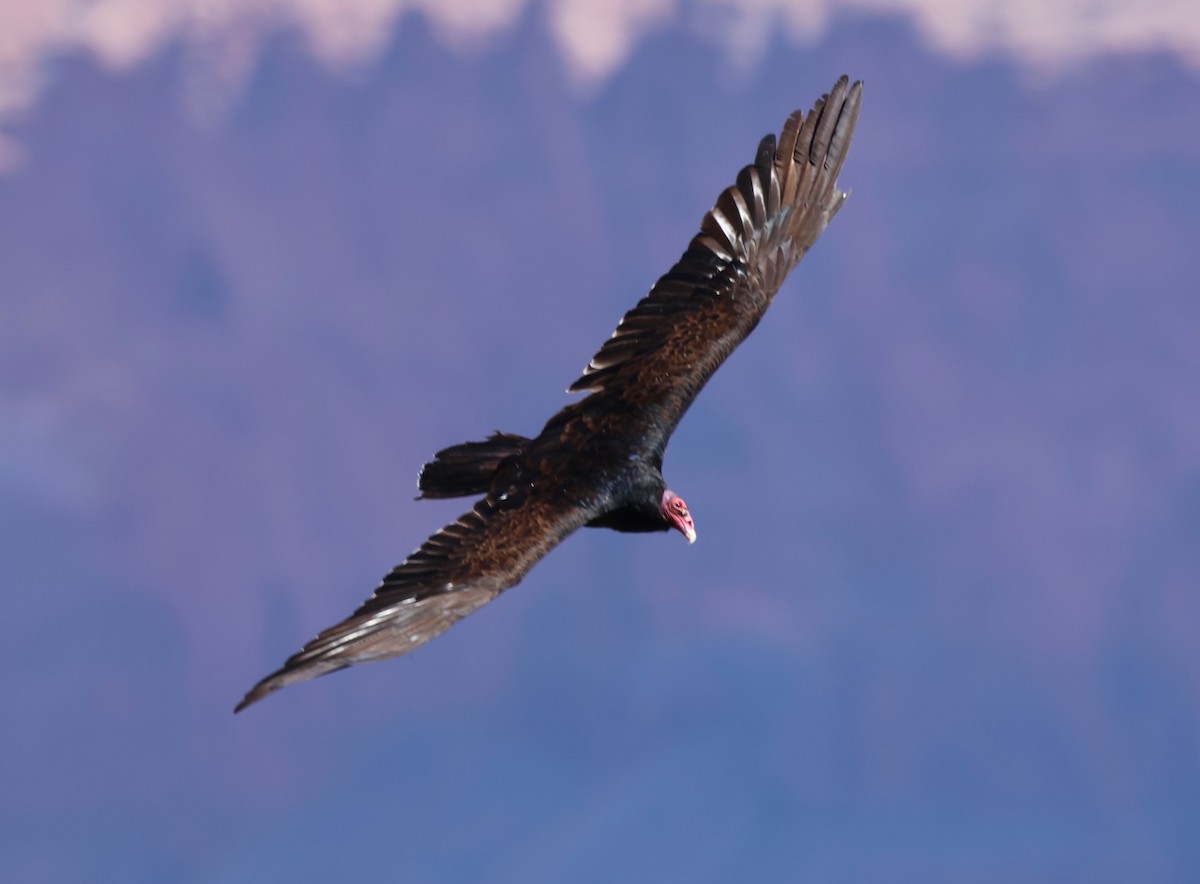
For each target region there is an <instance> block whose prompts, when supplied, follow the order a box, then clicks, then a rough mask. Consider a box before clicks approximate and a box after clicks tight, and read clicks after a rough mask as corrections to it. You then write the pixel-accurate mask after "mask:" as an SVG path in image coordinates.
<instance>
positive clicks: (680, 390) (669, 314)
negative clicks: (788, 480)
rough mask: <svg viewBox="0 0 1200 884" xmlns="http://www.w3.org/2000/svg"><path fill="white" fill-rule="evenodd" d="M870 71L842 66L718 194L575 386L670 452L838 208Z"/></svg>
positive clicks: (652, 447) (655, 445)
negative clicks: (861, 76) (843, 71)
mask: <svg viewBox="0 0 1200 884" xmlns="http://www.w3.org/2000/svg"><path fill="white" fill-rule="evenodd" d="M861 102H862V83H861V82H856V83H854V84H853V85H850V83H849V81H848V80H847V78H846V77H842V78H841V79H840V80H838V81H837V83H836V84H835V85H834V87H833V90H832V91H831V92H830V93H829V95H827V96H823V97H822V98H821V99H820V100H819V101H817V103H816V104H815V105H814V106H813V109H812V110H811V111H809V113H808V114H807V115H804V114H802V113H801V112H800V111H796V112H795V113H793V114H792V115H791V117H789V118H788V121H787V122H786V123H785V124H784V127H783V132H782V133H781V134H780V136H779V142H778V145H777V144H776V141H775V138H774V136H770V135H768V136H767V137H766V138H764V139H763V140H762V143H761V144H760V145H759V148H758V154H757V157H756V158H755V161H754V164H753V165H750V166H746V167H745V168H744V169H742V171H741V172H740V173H739V174H738V177H737V183H736V184H735V185H734V186H732V187H730V188H729V189H727V190H726V191H725V192H724V193H722V194H721V196H720V197H719V198H718V199H717V204H716V206H714V207H713V209H712V210H711V211H710V212H709V213H708V214H707V215H705V216H704V221H703V223H702V224H701V225H700V233H698V234H697V235H696V236H695V237H694V238H693V239H692V241H691V244H690V245H689V246H688V248H687V251H686V252H684V254H683V257H682V258H680V259H679V262H678V263H677V264H676V265H675V266H674V267H672V268H671V270H670V272H668V273H667V274H666V275H665V276H663V277H662V278H661V279H660V280H659V281H658V282H657V283H655V285H654V288H653V289H651V290H650V293H649V294H648V295H647V296H646V297H645V298H643V299H642V300H641V301H640V302H638V304H637V306H636V307H634V308H633V309H632V310H630V311H629V312H628V313H626V314H625V317H624V318H623V319H622V320H621V322H620V324H619V325H618V326H617V330H616V331H615V332H613V335H612V337H611V338H610V339H609V340H608V341H607V342H606V343H605V344H604V346H603V347H601V348H600V350H599V352H597V353H596V355H595V356H594V357H592V361H591V362H590V363H589V364H588V366H587V368H586V370H585V371H584V373H583V375H582V377H580V378H579V380H577V381H576V382H575V383H574V384H572V385H571V387H570V389H571V390H572V391H584V390H588V391H593V396H591V397H589V400H590V402H589V404H590V405H592V406H604V407H610V408H612V409H615V410H621V411H623V412H626V413H627V414H628V417H629V420H630V424H631V430H633V431H635V432H636V433H637V434H638V435H639V437H640V438H642V439H643V440H644V443H645V445H646V447H647V448H648V449H650V450H655V451H657V452H658V454H659V455H660V456H661V453H662V450H663V448H665V446H666V442H667V439H668V438H669V437H670V434H671V432H672V431H673V430H674V429H675V425H676V424H677V423H678V422H679V419H680V418H681V417H682V416H683V413H684V412H685V411H686V410H687V408H688V406H689V405H691V402H692V400H693V399H694V398H695V396H696V394H697V393H698V392H699V391H700V389H701V387H703V386H704V384H705V382H706V381H707V380H708V379H709V378H710V377H711V376H712V374H713V372H715V371H716V370H717V368H718V367H720V365H721V363H722V362H724V361H725V358H726V357H727V356H728V355H729V354H730V353H731V352H732V351H733V349H734V348H735V347H736V346H737V345H738V344H739V343H741V341H742V340H743V339H744V338H745V337H746V335H748V334H749V333H750V332H751V331H752V330H753V329H754V327H755V326H756V325H757V324H758V321H759V320H760V319H761V318H762V315H763V313H764V312H765V311H766V309H767V307H769V306H770V304H771V301H772V299H773V298H774V297H775V293H776V292H777V291H778V290H779V287H780V285H782V284H783V280H784V277H786V276H787V274H788V271H789V270H791V269H792V268H793V267H794V266H795V265H796V263H797V262H798V261H799V260H800V259H801V258H802V257H803V256H804V253H805V252H806V251H808V249H809V247H810V246H811V245H812V244H813V243H814V242H815V241H816V239H817V237H818V236H819V235H820V233H821V231H822V230H824V229H825V226H826V225H827V224H828V223H829V221H830V219H831V218H833V216H834V215H835V214H836V213H837V211H838V209H839V208H840V207H841V205H842V202H843V201H844V200H845V198H846V194H845V193H843V192H842V191H840V190H838V188H837V177H838V173H839V172H840V171H841V168H842V163H843V162H844V161H845V159H846V153H847V151H848V149H849V147H850V141H851V139H852V138H853V136H854V128H855V125H856V123H857V122H858V112H859V107H860V105H861Z"/></svg>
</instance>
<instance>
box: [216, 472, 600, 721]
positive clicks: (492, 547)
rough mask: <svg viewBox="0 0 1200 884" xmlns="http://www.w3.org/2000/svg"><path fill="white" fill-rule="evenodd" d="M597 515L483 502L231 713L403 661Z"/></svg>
mask: <svg viewBox="0 0 1200 884" xmlns="http://www.w3.org/2000/svg"><path fill="white" fill-rule="evenodd" d="M595 515H596V512H595V511H593V510H592V509H589V508H587V507H586V506H584V505H582V504H579V503H576V502H573V501H570V500H568V499H567V498H566V497H565V496H563V495H560V494H553V495H546V494H535V493H530V494H529V495H528V496H526V497H525V498H524V499H522V500H521V501H519V502H512V501H510V500H508V499H500V500H497V499H493V498H492V497H490V496H489V497H485V498H483V499H482V500H480V501H479V502H478V503H477V504H476V505H475V508H474V509H472V510H471V511H470V512H468V513H465V514H463V515H462V516H461V517H460V518H459V519H457V520H456V521H454V522H451V523H450V524H449V525H447V526H446V527H445V528H443V529H442V530H441V531H439V532H438V533H436V534H434V535H433V536H432V537H430V538H429V539H428V540H427V541H425V543H423V544H422V545H421V546H420V547H419V548H417V549H416V550H414V551H413V553H412V555H410V556H409V557H408V558H407V559H406V560H405V561H404V563H403V564H401V565H397V566H396V568H394V569H393V570H392V572H391V573H390V574H388V576H387V577H385V578H384V580H383V583H382V584H380V586H379V588H378V589H376V590H375V593H374V595H372V596H371V597H370V598H369V599H367V600H366V601H365V602H363V604H362V605H361V606H359V608H358V610H357V611H355V612H354V614H352V615H351V616H350V617H348V618H347V619H345V620H343V621H342V622H341V623H338V624H337V625H335V626H331V627H329V628H328V629H326V630H324V631H323V632H321V633H320V634H319V635H318V636H317V637H316V638H314V639H313V640H312V641H310V642H309V643H308V644H306V645H305V646H304V647H303V648H301V649H300V650H299V651H298V652H296V653H295V654H293V655H292V656H291V657H289V658H288V660H287V662H285V663H284V664H283V666H282V667H281V668H280V669H279V670H278V671H277V672H274V673H272V674H271V675H268V676H267V677H266V678H264V679H263V680H262V681H260V682H259V683H258V684H257V685H255V686H254V687H253V688H252V689H251V690H250V692H249V693H247V694H246V696H245V698H244V699H243V700H242V701H241V702H240V703H239V704H238V705H237V707H236V708H235V709H234V711H235V712H240V711H241V710H242V709H245V708H246V707H247V706H249V705H251V704H252V703H256V702H258V701H259V700H261V699H262V698H263V697H265V696H267V695H268V694H270V693H273V692H275V691H277V690H279V689H280V688H282V687H286V686H287V685H289V684H293V683H295V682H299V681H306V680H307V679H310V678H314V677H316V676H318V675H324V674H325V673H327V672H334V671H336V670H338V669H344V668H345V667H347V666H351V665H353V664H355V663H365V662H367V661H370V660H384V659H386V658H388V657H396V656H399V655H400V654H407V653H408V652H409V651H411V650H413V649H414V648H417V647H420V646H421V645H423V644H425V642H427V641H429V640H430V639H431V638H435V637H436V636H438V635H441V634H442V633H443V632H445V631H446V630H447V629H449V628H450V627H451V626H453V625H454V624H455V623H457V622H458V621H459V620H461V619H462V618H463V617H466V616H467V615H468V614H470V613H471V612H472V611H475V610H477V609H478V608H480V607H482V606H483V605H485V604H487V603H488V602H490V601H491V600H492V599H494V598H495V597H496V596H498V595H499V594H500V593H501V592H503V591H504V590H505V589H508V588H509V587H510V586H513V585H515V584H516V583H518V582H519V581H520V580H521V578H522V577H524V576H525V574H526V572H528V571H529V569H530V568H532V567H533V566H534V565H535V564H536V563H537V562H538V560H539V559H541V558H542V557H543V556H544V555H546V553H548V552H550V550H552V549H553V548H554V547H555V546H557V545H558V544H559V543H560V542H561V541H562V540H563V539H564V538H566V536H567V535H568V534H570V533H571V532H572V531H574V530H575V529H576V528H579V527H580V526H582V525H584V524H585V523H586V522H587V521H588V520H590V519H592V518H593V517H595Z"/></svg>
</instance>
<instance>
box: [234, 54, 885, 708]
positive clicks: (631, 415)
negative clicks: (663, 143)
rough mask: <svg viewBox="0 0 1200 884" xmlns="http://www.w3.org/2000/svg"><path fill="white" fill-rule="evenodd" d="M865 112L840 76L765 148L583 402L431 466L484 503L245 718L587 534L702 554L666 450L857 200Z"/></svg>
mask: <svg viewBox="0 0 1200 884" xmlns="http://www.w3.org/2000/svg"><path fill="white" fill-rule="evenodd" d="M861 102H862V83H861V82H856V83H854V84H853V85H851V84H850V82H849V81H848V79H847V78H846V77H844V76H843V77H842V78H841V79H839V80H838V81H837V83H836V84H835V85H834V87H833V89H832V91H830V93H829V94H828V95H825V96H822V97H821V98H820V99H819V100H818V101H817V102H816V103H815V104H814V105H813V108H812V110H810V111H809V112H808V113H807V114H804V113H802V112H801V111H796V112H794V113H793V114H792V115H791V116H790V117H788V119H787V122H785V123H784V125H783V131H782V132H781V133H780V135H779V138H778V141H777V140H776V138H775V136H773V135H768V136H767V137H765V138H763V139H762V141H761V142H760V144H759V146H758V152H757V153H756V154H755V157H754V162H753V163H752V164H751V165H749V166H746V167H745V168H744V169H742V170H741V172H739V173H738V176H737V181H736V183H735V184H734V185H733V186H732V187H729V188H728V189H726V190H725V192H724V193H722V194H721V195H720V197H719V198H718V199H717V204H716V206H714V207H713V209H712V210H711V211H709V212H708V214H706V215H705V216H704V220H703V221H702V222H701V224H700V232H699V233H697V234H696V235H695V236H694V237H693V238H692V241H691V242H690V243H689V244H688V247H687V251H685V252H684V253H683V257H682V258H680V259H679V261H678V262H677V263H676V264H675V266H674V267H672V268H671V269H670V270H669V271H668V272H667V274H666V275H665V276H663V277H662V278H661V279H659V280H658V282H656V283H655V284H654V287H653V288H652V289H651V290H650V293H649V294H648V295H646V297H644V298H642V300H641V301H639V302H638V303H637V306H635V307H634V308H633V309H632V310H630V311H629V312H628V313H626V314H625V316H624V318H623V319H622V320H621V321H620V323H619V324H618V325H617V329H616V331H615V332H613V334H612V337H610V338H609V339H608V340H607V341H606V342H605V343H604V345H603V346H602V347H601V348H600V350H599V351H598V352H597V353H596V355H595V356H593V357H592V360H591V362H589V363H588V365H587V368H585V369H584V372H583V375H582V376H581V377H580V378H579V379H578V380H577V381H575V383H573V384H572V385H571V386H570V388H569V390H568V391H569V392H582V393H587V394H588V395H587V396H586V397H584V398H583V399H580V400H578V401H576V402H574V403H572V404H570V405H568V406H566V407H565V408H563V409H562V410H561V411H559V412H558V413H557V414H555V415H554V416H553V417H551V418H550V420H549V421H547V422H546V425H545V427H543V428H542V431H541V433H539V434H538V435H537V436H535V437H533V438H526V437H524V436H518V435H514V434H512V433H499V432H497V433H494V434H492V435H491V436H490V437H488V438H487V439H485V440H483V441H481V442H467V443H464V444H462V445H454V446H451V447H450V448H446V449H444V450H442V451H439V452H438V453H437V454H436V455H435V456H434V459H433V460H432V461H430V462H429V463H427V464H425V466H424V467H423V468H422V470H421V474H420V477H419V479H418V481H417V484H418V487H419V489H420V491H421V495H420V496H421V497H425V498H440V497H467V496H474V495H482V497H481V499H480V500H479V501H478V502H477V503H476V504H475V506H474V507H473V508H472V509H471V510H470V511H469V512H467V513H466V514H464V515H463V516H462V517H461V518H459V519H458V520H456V521H454V522H452V523H450V524H449V525H447V526H446V527H445V528H443V529H442V530H441V531H439V532H437V533H436V534H434V535H433V536H432V537H430V538H429V539H428V540H427V541H425V543H423V544H422V545H421V546H420V547H418V548H417V549H416V550H415V551H414V552H413V553H412V554H411V555H410V556H409V557H408V558H407V559H405V560H404V562H403V563H402V564H400V565H398V566H396V568H394V569H393V570H392V572H391V573H390V574H388V575H387V577H385V578H384V579H383V583H382V584H380V586H379V588H378V589H376V590H375V593H374V595H372V596H371V597H370V598H369V599H367V600H366V601H365V602H363V604H362V605H361V606H360V607H359V608H358V610H356V611H355V612H354V613H353V614H352V615H351V616H350V617H349V618H347V619H346V620H343V621H342V622H341V623H338V624H336V625H335V626H331V627H329V628H328V629H326V630H325V631H323V632H322V633H320V634H319V635H318V636H317V637H316V638H314V639H313V640H312V641H310V642H309V643H308V644H306V645H305V646H304V647H303V648H301V649H300V650H299V651H298V652H297V653H295V654H293V655H292V656H291V657H289V658H288V660H287V661H286V662H285V663H284V664H283V667H282V668H281V669H279V670H278V671H277V672H274V673H272V674H271V675H268V676H267V677H266V678H264V679H263V680H262V681H260V682H259V683H258V684H256V685H255V686H254V687H253V688H252V689H251V690H250V692H249V693H248V694H246V696H245V698H244V699H243V700H242V701H241V702H240V703H239V704H238V705H237V707H236V708H235V710H234V711H235V712H240V711H241V710H242V709H245V708H246V707H247V706H249V705H250V704H252V703H256V702H258V701H259V700H261V699H262V698H263V697H265V696H267V695H268V694H270V693H272V692H274V691H277V690H279V689H280V688H282V687H285V686H287V685H290V684H293V683H295V682H299V681H305V680H307V679H310V678H314V677H315V676H318V675H324V674H325V673H327V672H333V671H335V670H338V669H344V668H345V667H347V666H351V665H353V664H355V663H365V662H367V661H370V660H383V659H386V658H388V657H395V656H398V655H400V654H406V653H408V652H409V651H411V650H413V649H414V648H416V647H419V646H420V645H423V644H424V643H425V642H427V641H429V640H430V639H432V638H435V637H436V636H438V635H441V634H442V633H443V632H445V631H446V630H447V629H449V628H450V627H451V626H452V625H453V624H454V623H456V622H458V621H459V620H461V619H462V618H463V617H465V616H467V615H468V614H470V613H471V612H472V611H475V610H477V609H478V608H481V607H482V606H483V605H485V604H487V603H488V602H490V601H491V600H492V599H494V598H495V597H496V596H498V595H499V594H500V593H501V592H503V591H504V590H506V589H508V588H509V587H510V586H515V585H516V584H517V583H518V582H520V580H521V578H523V577H524V576H525V574H526V573H527V572H528V571H529V569H530V568H532V567H533V566H534V565H535V564H537V562H538V561H539V560H540V559H541V558H542V557H543V556H545V555H546V554H547V553H548V552H550V550H552V549H553V548H554V547H555V546H557V545H558V544H559V543H561V542H562V541H563V540H564V539H565V538H566V537H567V535H569V534H571V533H572V532H573V531H575V530H576V529H577V528H581V527H584V526H590V527H602V528H612V529H614V530H616V531H670V530H675V531H678V532H679V533H680V534H682V535H683V536H684V537H686V538H687V541H688V543H692V542H694V541H695V539H696V527H695V524H694V522H693V520H692V514H691V511H690V510H689V509H688V506H687V504H686V503H684V501H683V498H681V497H680V496H679V495H678V494H676V493H675V492H673V491H671V490H670V489H669V488H668V487H667V483H666V481H665V480H664V479H663V476H662V462H663V454H664V452H665V451H666V447H667V442H668V440H669V439H670V438H671V433H672V432H673V431H674V430H675V427H676V425H677V424H678V423H679V420H680V418H681V417H682V416H683V414H684V412H685V411H687V409H688V406H689V405H691V403H692V400H693V399H694V398H695V397H696V394H697V393H699V392H700V390H701V388H702V387H703V386H704V384H705V383H706V382H707V381H708V379H709V378H710V377H711V376H712V374H713V372H715V371H716V370H717V368H718V367H720V365H721V363H722V362H724V361H725V358H726V357H727V356H728V355H729V354H730V353H731V352H732V351H733V349H734V348H735V347H736V346H737V345H738V344H740V343H741V342H742V340H743V339H744V338H745V337H746V335H748V334H750V332H751V331H753V330H754V327H755V326H756V325H758V322H759V320H760V319H762V316H763V313H765V312H766V309H767V307H769V306H770V304H771V301H772V300H773V299H774V297H775V293H776V292H777V291H778V290H779V287H780V285H782V283H783V280H784V277H786V276H787V274H788V271H790V270H791V269H792V268H793V267H794V266H795V265H796V263H797V262H798V261H799V260H800V259H801V258H802V257H803V256H804V253H805V252H807V251H808V249H809V247H810V246H812V244H813V243H814V242H815V241H816V239H817V237H818V236H820V234H821V231H823V230H824V229H825V226H826V225H827V224H828V223H829V221H830V219H832V218H833V216H834V215H835V214H837V212H838V210H839V209H840V208H841V206H842V203H843V202H844V201H845V199H846V194H845V193H844V192H842V191H841V190H839V189H838V186H837V178H838V174H839V172H841V169H842V163H843V162H845V159H846V153H847V151H848V150H849V148H850V141H851V139H852V138H853V136H854V128H855V125H856V124H857V122H858V112H859V107H860V105H861Z"/></svg>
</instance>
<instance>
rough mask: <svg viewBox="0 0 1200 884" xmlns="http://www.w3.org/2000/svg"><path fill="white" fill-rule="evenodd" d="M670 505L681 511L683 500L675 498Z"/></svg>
mask: <svg viewBox="0 0 1200 884" xmlns="http://www.w3.org/2000/svg"><path fill="white" fill-rule="evenodd" d="M672 506H674V507H675V509H676V510H677V511H678V512H683V501H682V500H676V501H675V502H674V503H673V504H672Z"/></svg>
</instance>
